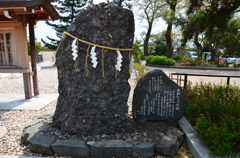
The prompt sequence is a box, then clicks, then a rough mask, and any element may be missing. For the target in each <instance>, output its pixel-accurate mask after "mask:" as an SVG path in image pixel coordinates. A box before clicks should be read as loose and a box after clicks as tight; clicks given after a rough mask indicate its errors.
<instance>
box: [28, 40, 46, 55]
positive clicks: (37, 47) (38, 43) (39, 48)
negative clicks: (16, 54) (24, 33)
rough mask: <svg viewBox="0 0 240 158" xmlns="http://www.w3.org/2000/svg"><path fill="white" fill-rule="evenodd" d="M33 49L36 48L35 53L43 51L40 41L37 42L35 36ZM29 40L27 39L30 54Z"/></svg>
mask: <svg viewBox="0 0 240 158" xmlns="http://www.w3.org/2000/svg"><path fill="white" fill-rule="evenodd" d="M35 50H36V55H38V54H39V52H40V51H43V47H42V44H41V42H37V38H35ZM30 54H31V52H30V42H29V41H28V55H30Z"/></svg>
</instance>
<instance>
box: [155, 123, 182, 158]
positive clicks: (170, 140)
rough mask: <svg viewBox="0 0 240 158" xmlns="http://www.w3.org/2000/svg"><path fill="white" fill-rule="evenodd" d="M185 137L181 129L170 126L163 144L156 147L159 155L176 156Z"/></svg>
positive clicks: (162, 141) (163, 138)
mask: <svg viewBox="0 0 240 158" xmlns="http://www.w3.org/2000/svg"><path fill="white" fill-rule="evenodd" d="M183 137H184V134H183V132H181V131H180V130H179V129H177V128H175V127H172V126H168V127H167V131H166V133H165V135H164V136H163V137H162V139H161V142H160V143H159V144H158V145H157V146H156V151H157V153H158V154H159V155H161V156H168V157H172V156H174V155H175V154H176V153H177V152H178V148H179V146H180V145H181V144H182V142H183Z"/></svg>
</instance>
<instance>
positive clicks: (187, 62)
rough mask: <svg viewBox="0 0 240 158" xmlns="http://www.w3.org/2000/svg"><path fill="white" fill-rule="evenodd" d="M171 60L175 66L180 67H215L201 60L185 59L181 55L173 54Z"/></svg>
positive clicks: (185, 57)
mask: <svg viewBox="0 0 240 158" xmlns="http://www.w3.org/2000/svg"><path fill="white" fill-rule="evenodd" d="M173 59H174V60H175V61H176V62H177V64H176V65H180V66H202V67H207V66H211V67H213V66H215V65H214V64H212V63H211V62H206V61H204V60H201V59H193V58H190V57H187V56H186V55H181V54H175V55H174V56H173Z"/></svg>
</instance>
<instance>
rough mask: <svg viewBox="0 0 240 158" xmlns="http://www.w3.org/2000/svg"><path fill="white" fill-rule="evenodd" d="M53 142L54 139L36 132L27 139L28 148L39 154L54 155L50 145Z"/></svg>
mask: <svg viewBox="0 0 240 158" xmlns="http://www.w3.org/2000/svg"><path fill="white" fill-rule="evenodd" d="M55 141H56V139H55V138H53V137H49V136H46V135H44V134H42V133H40V132H38V133H36V134H34V136H32V137H31V138H30V139H29V145H28V148H29V149H30V150H32V151H34V152H36V153H39V154H43V155H54V152H53V151H52V148H51V145H52V144H53V143H54V142H55Z"/></svg>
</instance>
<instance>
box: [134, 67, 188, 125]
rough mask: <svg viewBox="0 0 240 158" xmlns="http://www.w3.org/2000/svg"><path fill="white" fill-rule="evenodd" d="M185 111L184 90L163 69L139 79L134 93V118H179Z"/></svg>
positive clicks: (154, 119)
mask: <svg viewBox="0 0 240 158" xmlns="http://www.w3.org/2000/svg"><path fill="white" fill-rule="evenodd" d="M183 113H184V91H183V89H182V88H181V87H179V86H178V85H177V84H176V83H175V82H173V81H172V80H170V79H169V77H168V76H167V75H166V74H165V73H164V72H163V71H161V70H154V71H151V72H149V73H148V74H147V75H146V76H144V77H143V78H141V79H140V80H139V81H138V84H137V86H136V88H135V90H134V95H133V118H134V120H141V119H146V120H149V121H158V120H169V119H171V120H172V119H173V120H179V119H181V117H183Z"/></svg>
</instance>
